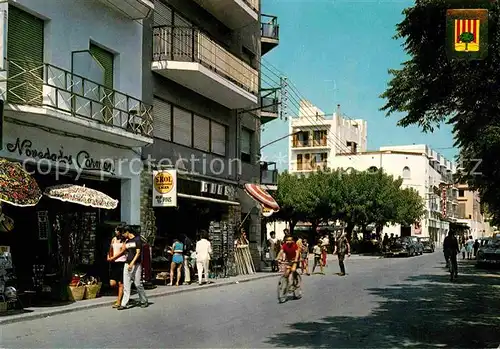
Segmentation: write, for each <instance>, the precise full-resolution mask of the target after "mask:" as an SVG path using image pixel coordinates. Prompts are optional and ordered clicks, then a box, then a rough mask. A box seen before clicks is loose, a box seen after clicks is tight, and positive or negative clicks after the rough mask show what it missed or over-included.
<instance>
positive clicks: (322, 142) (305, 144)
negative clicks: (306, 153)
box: [292, 137, 328, 148]
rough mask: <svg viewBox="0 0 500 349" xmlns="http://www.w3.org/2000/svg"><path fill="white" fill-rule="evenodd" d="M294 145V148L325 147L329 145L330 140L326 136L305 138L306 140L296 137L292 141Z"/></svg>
mask: <svg viewBox="0 0 500 349" xmlns="http://www.w3.org/2000/svg"><path fill="white" fill-rule="evenodd" d="M292 147H293V148H325V147H328V142H327V140H326V137H323V138H322V139H312V140H305V141H301V140H298V139H294V140H293V141H292Z"/></svg>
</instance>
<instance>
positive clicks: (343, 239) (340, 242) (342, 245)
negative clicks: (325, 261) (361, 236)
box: [333, 232, 351, 276]
mask: <svg viewBox="0 0 500 349" xmlns="http://www.w3.org/2000/svg"><path fill="white" fill-rule="evenodd" d="M333 254H334V255H335V254H337V256H338V259H339V267H340V274H339V275H340V276H345V275H346V273H345V264H344V260H345V256H346V255H347V257H350V256H351V246H350V245H349V241H347V236H346V234H345V232H342V234H341V235H340V237H339V238H338V239H337V241H336V243H335V250H334V251H333Z"/></svg>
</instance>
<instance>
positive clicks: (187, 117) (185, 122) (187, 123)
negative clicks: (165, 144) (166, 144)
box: [173, 107, 193, 147]
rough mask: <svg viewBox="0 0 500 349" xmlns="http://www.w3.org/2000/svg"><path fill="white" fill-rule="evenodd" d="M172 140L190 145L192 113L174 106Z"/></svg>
mask: <svg viewBox="0 0 500 349" xmlns="http://www.w3.org/2000/svg"><path fill="white" fill-rule="evenodd" d="M173 121H174V142H175V143H178V144H181V145H185V146H187V147H191V141H192V138H191V137H192V133H191V129H192V121H193V120H192V114H191V113H190V112H187V111H185V110H182V109H179V108H176V107H174V120H173Z"/></svg>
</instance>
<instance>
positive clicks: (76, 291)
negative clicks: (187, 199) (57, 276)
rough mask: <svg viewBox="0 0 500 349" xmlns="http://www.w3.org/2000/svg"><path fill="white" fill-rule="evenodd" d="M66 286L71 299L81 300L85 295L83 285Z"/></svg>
mask: <svg viewBox="0 0 500 349" xmlns="http://www.w3.org/2000/svg"><path fill="white" fill-rule="evenodd" d="M68 287H69V290H70V293H71V299H72V300H73V301H81V300H83V297H85V286H68Z"/></svg>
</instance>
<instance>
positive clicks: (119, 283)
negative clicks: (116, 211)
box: [108, 226, 127, 308]
mask: <svg viewBox="0 0 500 349" xmlns="http://www.w3.org/2000/svg"><path fill="white" fill-rule="evenodd" d="M122 250H125V238H124V237H123V227H122V226H117V227H116V228H115V236H114V237H113V239H112V240H111V244H110V246H109V253H108V261H110V267H111V270H110V275H109V276H110V277H109V285H110V286H111V287H112V288H115V287H118V298H117V299H116V302H115V304H114V305H113V308H118V307H119V306H120V304H121V302H122V298H123V268H124V266H125V262H126V261H127V256H126V255H125V254H124V253H121V252H122ZM115 256H117V257H116V258H115V259H113V257H115Z"/></svg>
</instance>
